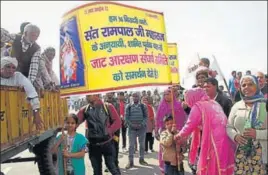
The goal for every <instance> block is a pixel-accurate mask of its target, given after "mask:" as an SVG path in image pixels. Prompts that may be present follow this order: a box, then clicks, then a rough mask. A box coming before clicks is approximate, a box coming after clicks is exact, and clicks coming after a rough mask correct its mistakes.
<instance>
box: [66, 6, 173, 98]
mask: <svg viewBox="0 0 268 175" xmlns="http://www.w3.org/2000/svg"><path fill="white" fill-rule="evenodd" d="M74 16H77V26H78V31H79V32H78V33H75V32H71V33H70V32H69V33H68V34H70V35H75V36H71V38H72V37H73V38H75V39H77V37H78V38H79V39H80V40H81V50H79V49H78V50H79V51H78V52H77V53H78V58H79V53H80V55H83V60H84V62H85V65H84V66H85V68H84V69H83V71H84V75H85V78H86V84H85V88H81V89H75V88H72V87H71V88H69V89H68V88H66V89H63V91H62V93H63V94H70V93H90V92H104V91H109V90H117V89H124V88H134V87H141V86H157V85H170V84H171V78H170V68H169V65H168V46H167V39H166V30H165V22H164V15H163V13H160V12H154V11H150V10H146V9H140V8H136V7H131V6H127V5H124V4H120V3H115V2H95V3H90V4H87V5H84V6H81V7H78V8H76V9H73V10H71V11H70V12H67V13H66V14H65V15H64V16H63V21H65V20H66V19H71V18H72V17H74ZM69 23H72V22H69ZM76 49H77V48H76ZM67 58H69V57H67Z"/></svg>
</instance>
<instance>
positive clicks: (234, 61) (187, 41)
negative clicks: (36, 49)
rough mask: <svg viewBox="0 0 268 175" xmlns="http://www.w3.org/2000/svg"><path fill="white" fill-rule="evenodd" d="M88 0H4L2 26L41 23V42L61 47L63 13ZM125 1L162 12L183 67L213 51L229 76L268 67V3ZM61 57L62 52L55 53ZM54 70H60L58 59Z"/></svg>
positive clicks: (14, 29) (13, 29)
mask: <svg viewBox="0 0 268 175" xmlns="http://www.w3.org/2000/svg"><path fill="white" fill-rule="evenodd" d="M84 3H88V2H83V1H66V2H63V1H55V2H53V1H43V2H35V1H31V2H26V1H23V2H16V1H11V2H9V1H4V2H3V1H1V27H3V28H5V29H7V30H9V31H10V32H18V31H19V26H20V24H21V23H22V22H24V21H30V22H32V23H34V24H36V25H38V26H39V27H40V28H41V35H40V37H39V39H38V43H39V44H40V45H41V46H42V48H45V47H47V46H54V47H55V48H56V49H57V50H58V48H59V25H60V23H61V16H62V15H63V14H64V13H65V12H66V11H69V10H70V9H72V8H74V7H76V6H78V5H81V4H84ZM121 3H125V4H129V5H134V6H137V7H143V8H147V9H151V10H156V11H161V12H164V16H165V22H166V30H167V38H168V41H169V42H176V43H178V44H179V59H180V72H181V75H182V76H183V74H184V72H185V68H186V67H187V64H188V63H189V61H190V59H192V58H193V57H194V56H196V53H199V55H200V56H201V57H205V56H206V57H210V56H211V55H212V54H214V55H215V56H216V58H217V60H218V62H219V64H220V67H221V69H222V71H223V72H224V74H225V76H226V78H229V75H230V72H231V71H232V70H241V71H243V72H245V71H246V70H248V69H251V70H253V72H254V71H257V70H262V71H264V72H267V2H266V1H260V2H256V1H254V2H253V1H252V2H250V1H244V2H229V1H225V2H220V1H216V2H203V1H200V2H196V1H192V2H182V1H177V2H176V1H175V2H167V1H159V2H158V1H156V2H153V1H124V2H121ZM57 57H58V54H57ZM53 67H54V69H55V71H56V72H57V74H59V64H58V58H56V59H55V61H54V66H53Z"/></svg>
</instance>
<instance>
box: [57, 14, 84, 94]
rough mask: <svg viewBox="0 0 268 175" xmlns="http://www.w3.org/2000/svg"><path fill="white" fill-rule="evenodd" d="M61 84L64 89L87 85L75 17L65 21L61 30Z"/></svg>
mask: <svg viewBox="0 0 268 175" xmlns="http://www.w3.org/2000/svg"><path fill="white" fill-rule="evenodd" d="M60 82H61V88H62V89H65V88H73V87H80V86H84V85H85V81H84V63H83V59H82V52H81V46H80V38H79V35H78V28H77V19H76V17H75V16H74V17H71V18H70V19H68V20H67V21H65V22H64V23H63V24H62V25H61V28H60Z"/></svg>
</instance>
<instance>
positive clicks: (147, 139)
mask: <svg viewBox="0 0 268 175" xmlns="http://www.w3.org/2000/svg"><path fill="white" fill-rule="evenodd" d="M153 139H154V138H153V133H146V137H145V151H146V152H147V151H148V145H149V148H150V150H153V144H154V140H153Z"/></svg>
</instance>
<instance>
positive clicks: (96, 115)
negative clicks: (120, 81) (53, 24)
mask: <svg viewBox="0 0 268 175" xmlns="http://www.w3.org/2000/svg"><path fill="white" fill-rule="evenodd" d="M39 35H40V29H39V28H38V27H37V26H36V25H34V24H31V23H23V24H22V25H21V29H20V32H19V33H17V34H10V33H9V32H8V31H7V30H5V29H3V28H1V74H0V75H1V85H7V86H19V87H23V88H24V89H25V92H26V94H27V98H28V100H29V102H30V104H31V106H32V108H33V114H34V116H35V120H34V122H35V124H36V125H37V127H38V129H40V128H41V127H42V121H41V118H40V115H39V109H40V102H39V97H40V94H41V92H42V91H43V90H51V91H57V90H59V81H58V78H57V77H56V75H55V73H54V72H53V70H52V60H53V59H54V57H55V49H54V48H52V47H48V48H46V49H44V52H43V53H41V49H40V46H39V45H38V44H37V43H36V40H37V38H38V37H39ZM195 78H196V84H194V85H193V88H192V89H188V90H185V89H184V88H183V87H181V86H180V85H174V86H171V87H169V88H167V89H166V90H165V91H164V93H163V96H161V95H160V94H159V92H158V91H157V90H155V91H154V92H153V94H152V93H151V91H147V92H146V91H142V92H141V93H140V92H133V93H127V92H119V93H117V95H116V93H107V94H106V95H105V96H104V97H102V96H101V95H100V94H94V95H87V96H86V101H83V102H79V104H76V106H78V107H75V108H76V109H78V108H80V107H81V108H80V109H79V110H78V113H77V114H73V113H71V114H70V115H69V116H68V117H67V118H66V127H67V130H68V133H67V135H66V134H64V132H63V133H62V134H61V135H60V136H58V137H57V142H56V143H55V145H54V147H53V148H52V149H51V152H54V153H56V152H58V155H59V159H58V163H59V166H58V168H59V174H60V175H61V174H63V171H64V169H65V170H67V172H68V174H69V175H82V174H85V162H84V156H85V153H86V152H88V153H89V154H88V155H89V159H90V162H91V164H92V167H93V174H94V175H101V174H102V157H104V160H105V165H106V168H107V171H109V172H110V173H111V174H112V175H120V174H121V172H120V168H119V158H118V154H119V148H120V146H119V145H120V144H119V142H120V140H121V139H120V138H122V150H123V152H126V153H127V152H128V163H127V164H126V167H125V168H126V169H131V168H133V167H134V164H135V162H134V154H135V152H136V151H139V164H141V165H144V166H148V165H149V164H148V162H147V161H146V160H145V154H148V153H149V151H150V152H154V149H153V144H154V143H156V142H155V139H156V140H158V141H159V142H158V143H159V151H158V159H159V168H160V170H161V172H162V174H165V175H182V174H184V166H185V165H184V164H183V160H184V154H185V153H187V152H188V157H189V165H190V167H191V169H192V172H193V174H200V175H203V174H212V175H220V174H221V175H232V174H241V175H247V174H260V175H262V174H263V175H264V174H266V173H267V82H268V81H267V75H265V74H264V73H262V72H257V73H256V75H252V74H251V72H250V71H247V72H246V74H245V75H243V74H242V72H236V71H233V72H232V78H231V79H230V81H229V85H228V92H229V93H230V94H229V95H228V94H226V92H224V91H223V88H222V86H220V85H219V83H218V80H217V72H215V71H214V70H212V69H211V68H210V62H209V59H207V58H202V59H201V60H200V63H199V69H198V70H197V72H196V77H195ZM183 91H184V93H182V92H183ZM83 122H85V123H86V128H87V129H86V132H85V136H83V135H82V134H78V133H76V128H77V127H78V126H79V125H80V124H81V123H83ZM127 138H128V144H127ZM63 145H65V146H63ZM66 145H67V147H66ZM66 159H67V164H66V168H64V166H63V164H62V162H63V161H64V160H66Z"/></svg>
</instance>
